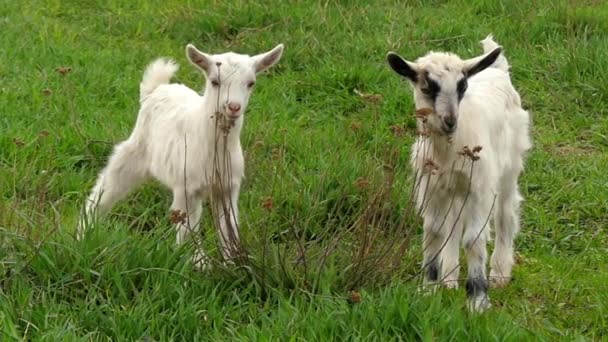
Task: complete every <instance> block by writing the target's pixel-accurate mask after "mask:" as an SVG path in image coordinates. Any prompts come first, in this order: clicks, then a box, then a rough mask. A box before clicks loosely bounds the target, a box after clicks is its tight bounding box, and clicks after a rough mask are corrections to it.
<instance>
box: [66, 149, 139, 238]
mask: <svg viewBox="0 0 608 342" xmlns="http://www.w3.org/2000/svg"><path fill="white" fill-rule="evenodd" d="M144 158H145V156H144V151H141V150H140V149H139V148H138V146H137V145H136V144H135V143H133V142H131V141H129V140H127V141H124V142H122V143H120V144H118V145H116V147H115V148H114V152H113V153H112V155H111V156H110V158H109V160H108V164H107V165H106V167H105V168H104V169H103V170H102V171H101V173H100V174H99V176H98V177H97V182H96V183H95V186H94V187H93V190H92V191H91V194H90V195H89V197H88V198H87V200H86V203H85V207H84V213H83V215H82V216H81V218H80V220H79V222H78V228H77V238H78V239H82V238H83V236H84V231H85V229H86V228H87V226H88V225H89V224H90V223H91V221H93V220H94V219H95V217H97V216H99V215H103V214H105V213H106V212H107V211H108V210H110V209H111V208H112V206H113V205H114V204H115V203H116V202H118V201H119V200H121V199H122V198H124V197H125V196H126V195H127V194H128V193H129V192H130V191H131V190H133V189H134V188H135V187H136V186H138V185H140V184H141V183H142V182H143V181H144V180H145V179H146V177H147V167H146V165H145V159H144Z"/></svg>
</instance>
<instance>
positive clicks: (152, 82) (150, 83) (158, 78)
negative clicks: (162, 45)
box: [139, 58, 179, 102]
mask: <svg viewBox="0 0 608 342" xmlns="http://www.w3.org/2000/svg"><path fill="white" fill-rule="evenodd" d="M177 69H179V66H178V65H177V64H176V63H175V62H174V61H173V60H171V59H166V58H159V59H157V60H155V61H154V62H152V63H150V65H148V67H147V68H146V71H145V72H144V77H143V79H142V81H141V83H140V84H139V101H140V102H141V101H143V100H144V99H145V98H146V96H148V95H150V94H151V93H152V92H153V91H154V89H156V88H157V87H158V86H159V85H161V84H167V83H169V81H170V80H171V77H173V75H174V74H175V73H176V72H177Z"/></svg>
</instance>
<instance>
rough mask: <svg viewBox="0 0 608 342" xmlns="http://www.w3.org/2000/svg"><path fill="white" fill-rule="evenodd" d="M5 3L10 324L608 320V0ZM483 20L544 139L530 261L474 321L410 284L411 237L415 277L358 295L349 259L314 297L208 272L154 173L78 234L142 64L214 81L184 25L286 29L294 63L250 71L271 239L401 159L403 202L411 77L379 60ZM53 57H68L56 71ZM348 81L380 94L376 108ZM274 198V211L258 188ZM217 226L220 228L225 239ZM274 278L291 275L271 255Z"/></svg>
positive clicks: (202, 37)
mask: <svg viewBox="0 0 608 342" xmlns="http://www.w3.org/2000/svg"><path fill="white" fill-rule="evenodd" d="M1 3H2V5H1V6H0V30H1V32H2V34H1V35H0V46H1V48H0V80H1V81H2V82H1V83H0V196H1V201H0V260H1V261H2V263H1V264H0V274H2V279H1V280H0V329H1V330H2V333H3V335H2V338H1V339H2V340H11V339H21V338H23V339H26V340H50V341H55V340H88V339H95V340H107V339H112V340H120V339H144V338H148V339H152V340H168V339H173V340H193V339H194V340H201V339H208V340H234V339H237V338H238V339H250V340H329V339H338V340H342V339H344V340H363V339H371V340H382V341H386V340H399V339H401V340H447V339H458V340H460V339H462V340H518V341H519V340H522V339H526V340H527V339H530V340H537V339H538V340H556V339H562V340H573V339H581V340H584V339H590V340H601V339H605V338H606V336H608V322H607V317H608V305H607V304H606V303H608V247H607V246H608V232H607V231H606V227H608V173H607V172H606V170H608V136H607V135H606V134H608V133H607V132H608V115H607V114H608V113H607V110H606V108H607V107H608V98H607V94H608V59H606V52H607V51H608V40H607V39H606V35H607V34H608V6H607V5H606V4H603V3H602V2H600V1H549V0H545V1H534V2H532V1H530V2H522V1H515V0H506V1H491V0H474V1H463V0H462V1H461V0H457V1H407V2H405V3H404V2H401V3H399V4H397V3H393V2H389V1H382V0H380V1H374V2H373V4H370V2H368V1H356V0H352V1H342V2H339V3H314V2H302V1H300V2H289V3H288V2H280V3H278V2H277V4H272V5H270V4H268V3H269V2H263V1H260V2H251V1H224V2H215V1H213V2H212V1H139V0H137V1H126V0H114V1H93V0H91V1H58V0H56V1H52V0H48V1H28V2H23V1H6V0H5V1H1ZM490 32H491V33H493V34H494V36H495V38H496V39H497V40H498V42H499V43H500V44H502V45H503V46H504V48H505V51H506V54H507V57H508V58H509V60H510V62H511V64H512V67H513V68H512V72H513V79H514V83H515V85H516V87H517V88H518V89H519V90H520V93H521V95H522V100H523V102H524V105H525V107H526V108H528V109H529V110H530V111H531V113H532V117H533V121H534V126H533V129H532V135H533V140H534V149H533V150H532V151H531V153H530V155H529V158H528V162H527V168H526V171H525V173H524V175H523V176H522V178H521V182H520V184H521V189H522V192H523V194H524V196H525V197H526V202H525V204H524V205H523V208H522V233H521V234H520V236H519V237H518V239H517V244H516V248H517V251H518V253H519V254H520V255H521V258H520V260H521V262H520V264H519V265H518V266H517V267H516V269H515V275H514V276H515V281H514V282H513V283H512V284H511V285H510V286H509V287H508V288H506V289H500V290H493V291H492V292H491V298H492V302H493V309H492V310H491V311H489V312H487V313H486V314H484V315H482V316H477V315H469V314H468V313H467V311H466V309H465V308H464V304H465V300H464V291H463V290H459V291H441V292H439V293H438V294H437V295H436V296H434V297H424V296H420V295H418V294H417V292H416V287H417V283H416V282H415V281H405V279H407V278H408V277H409V276H410V275H411V274H412V273H413V272H415V267H414V266H412V265H414V264H415V263H416V262H420V259H421V257H420V251H419V249H418V247H417V244H416V243H414V244H413V245H412V250H411V251H409V252H408V254H407V258H408V259H411V262H409V264H408V265H407V266H404V267H405V269H404V270H403V274H398V275H397V276H396V277H395V278H394V279H393V280H392V282H391V283H390V284H388V285H387V286H372V285H373V284H371V285H369V286H364V287H362V288H357V290H358V291H360V292H361V294H362V301H361V303H354V304H353V303H350V302H349V301H348V300H347V297H348V292H347V291H346V290H345V289H344V288H341V287H339V286H335V283H337V282H339V281H341V278H340V277H341V273H340V270H339V269H338V265H341V264H339V262H338V261H335V262H336V264H332V263H331V262H330V263H329V264H328V266H327V270H326V271H324V272H323V273H322V279H320V285H319V288H318V289H316V290H315V291H314V293H311V292H308V291H307V290H306V289H305V287H300V286H293V284H292V286H284V284H281V283H280V281H279V282H278V283H277V284H276V286H271V287H264V286H261V283H260V282H259V281H254V280H253V278H252V274H251V272H246V271H242V270H238V269H237V270H235V271H230V270H227V271H225V272H222V271H213V272H208V273H200V272H197V271H195V270H193V269H192V267H191V265H190V261H189V260H190V259H189V257H188V256H189V255H190V253H191V250H190V249H189V248H188V247H184V248H177V247H175V246H174V245H173V241H174V235H173V231H172V228H171V225H170V223H169V222H168V221H169V220H168V215H167V210H168V207H169V204H170V196H169V193H168V191H166V190H164V189H163V188H161V187H159V186H157V185H154V184H150V185H147V186H145V187H143V188H142V189H141V190H140V191H137V192H135V193H134V194H133V195H132V196H130V197H129V198H128V199H127V200H125V201H123V202H122V203H121V204H120V205H119V206H117V207H116V208H115V209H114V210H113V212H112V214H111V215H109V217H108V219H107V220H105V221H104V222H103V223H102V224H100V226H99V227H97V229H95V230H92V233H91V235H90V236H89V237H87V239H85V240H84V241H82V242H77V241H75V240H74V238H73V237H72V234H73V230H74V225H75V224H74V223H75V221H76V218H77V215H78V212H79V210H80V208H81V206H82V202H83V199H84V197H85V196H86V193H87V192H88V191H89V189H90V187H91V186H92V183H93V181H94V179H95V175H96V174H97V172H99V170H100V169H101V168H102V167H103V165H104V163H105V160H106V158H107V156H108V154H109V153H110V151H111V147H112V145H113V144H114V143H116V142H119V141H121V140H122V139H125V138H126V137H127V135H128V134H129V132H130V130H131V128H132V127H133V124H134V122H135V118H136V112H137V109H138V96H139V95H138V86H139V82H140V80H141V75H142V72H143V69H144V67H145V66H146V64H147V63H149V62H150V61H151V60H153V59H154V58H156V57H158V56H170V57H172V58H175V59H176V60H177V61H178V62H180V64H181V65H182V68H181V70H180V71H179V73H178V75H177V80H178V81H179V82H183V83H185V84H187V85H189V86H191V87H193V88H197V89H198V88H200V87H202V83H201V82H202V81H201V77H200V75H199V74H197V72H196V71H195V69H194V68H193V67H191V66H189V65H188V64H187V62H186V59H185V56H184V47H185V45H186V44H187V43H189V42H192V43H195V44H196V45H197V47H199V48H200V49H201V50H203V51H207V52H211V53H217V52H223V51H226V50H233V51H236V52H242V53H250V54H253V53H258V52H262V51H266V50H268V49H270V48H272V47H273V46H275V45H276V44H278V43H279V42H283V43H285V45H286V50H285V53H284V55H283V58H282V60H281V61H280V63H279V64H278V65H277V66H276V67H275V68H274V69H273V70H272V71H271V72H269V73H268V74H266V75H264V76H261V77H259V79H258V83H257V84H258V85H257V86H256V90H255V92H254V95H253V96H252V98H251V102H250V106H249V109H248V112H247V116H246V124H245V128H244V132H243V135H242V140H243V145H244V149H245V151H246V162H247V176H248V178H247V179H246V182H245V185H244V188H243V193H242V196H241V200H240V208H241V211H242V217H241V219H242V221H243V227H242V229H243V235H244V237H245V239H246V240H249V241H250V244H251V247H252V248H255V246H256V244H259V243H264V241H260V240H262V238H260V236H261V235H260V232H262V231H267V232H269V235H270V234H272V233H278V232H282V231H284V230H286V229H289V228H290V227H293V226H294V225H295V226H298V227H301V228H302V229H304V230H307V231H308V230H310V231H311V232H319V231H321V230H323V229H336V230H337V229H340V228H341V227H342V226H341V225H340V224H339V223H335V220H334V221H332V220H328V216H329V215H330V214H331V211H332V210H333V209H335V208H337V207H338V208H339V209H340V210H344V212H341V213H342V214H343V215H349V214H352V212H353V211H354V212H357V211H358V210H360V209H361V207H362V206H364V205H365V198H366V197H365V196H364V195H357V191H358V190H357V189H356V186H355V185H353V184H354V183H355V182H356V180H357V179H358V178H360V177H363V178H366V179H370V180H372V184H376V183H377V181H379V180H380V179H381V177H382V174H383V167H384V165H385V164H387V163H389V164H390V163H396V165H397V171H396V180H395V184H394V191H393V194H392V197H391V199H390V201H387V204H386V206H387V208H386V209H387V210H388V211H390V212H393V213H396V214H395V215H397V216H398V215H401V214H402V211H403V210H402V209H403V208H404V207H405V206H406V202H407V199H408V196H409V186H408V184H409V176H410V171H409V167H408V151H409V146H410V144H411V142H412V141H413V137H414V134H415V128H414V127H415V119H414V116H413V115H412V112H413V110H412V109H413V103H412V97H411V94H410V91H409V89H408V87H407V85H406V84H405V82H404V81H403V80H401V79H399V78H398V77H397V76H396V75H394V73H392V72H391V71H390V70H389V68H388V67H387V66H386V63H385V61H384V56H385V54H386V52H387V51H389V50H394V51H399V53H400V54H401V55H403V56H404V57H407V58H410V59H413V58H415V57H417V56H419V55H421V54H423V53H425V52H427V51H428V50H431V49H433V50H449V51H453V52H455V53H458V54H460V55H461V56H463V57H470V56H473V55H477V54H479V52H480V47H479V45H478V41H479V40H480V39H482V38H483V37H485V36H486V35H487V34H488V33H490ZM58 67H70V68H71V70H72V71H71V72H70V73H68V74H66V75H60V74H59V73H57V72H56V71H55V69H56V68H58ZM355 89H357V90H359V91H361V92H364V93H371V94H380V95H381V96H382V97H383V101H382V102H381V103H379V104H373V103H369V102H368V101H365V100H363V99H362V98H360V97H359V96H358V95H356V94H355V92H354V90H355ZM393 125H404V127H405V129H406V131H405V132H406V134H405V136H402V137H399V136H395V135H394V134H393V132H392V131H391V129H390V127H391V126H393ZM353 126H354V127H358V126H360V127H359V128H358V129H353ZM395 149H396V150H397V151H398V156H397V157H396V160H394V157H390V156H391V154H390V151H392V150H395ZM267 197H270V198H272V201H273V208H272V210H271V211H270V212H268V211H267V210H265V209H264V207H263V205H262V201H263V200H264V199H265V198H267ZM336 203H338V204H336ZM349 210H350V211H349ZM208 212H209V211H208V210H206V213H208ZM207 216H208V215H207ZM334 223H335V225H334ZM210 224H211V223H210V222H209V221H207V222H206V226H207V232H206V233H207V234H206V236H207V240H208V241H207V242H208V244H209V245H210V253H212V254H216V251H215V250H214V248H213V246H211V245H212V241H213V239H214V237H215V234H214V233H212V230H211V228H210ZM419 239H420V236H419V235H417V236H416V237H415V240H419ZM274 244H275V242H272V243H271V245H274ZM276 244H280V242H277V243H276ZM275 247H276V246H275ZM341 253H344V252H343V251H341ZM340 257H341V258H342V259H348V257H349V255H347V254H344V255H341V256H338V258H340ZM332 262H333V261H332ZM278 264H279V263H278V262H277V264H276V265H278ZM293 272H297V270H296V271H293ZM268 274H269V275H270V276H274V277H276V278H277V279H282V277H283V276H282V275H281V271H280V270H278V269H276V268H275V269H271V270H269V271H268Z"/></svg>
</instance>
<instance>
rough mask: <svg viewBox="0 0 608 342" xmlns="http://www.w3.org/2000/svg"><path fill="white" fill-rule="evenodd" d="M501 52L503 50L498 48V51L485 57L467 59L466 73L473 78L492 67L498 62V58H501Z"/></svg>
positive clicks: (495, 50) (493, 51)
mask: <svg viewBox="0 0 608 342" xmlns="http://www.w3.org/2000/svg"><path fill="white" fill-rule="evenodd" d="M501 52H502V48H500V47H497V48H496V49H494V50H492V51H491V52H488V53H486V54H484V55H481V56H479V57H475V58H471V59H467V60H466V61H465V62H464V63H465V68H464V72H465V73H466V75H467V77H471V76H473V75H475V74H476V73H478V72H480V71H483V70H484V69H485V68H487V67H489V66H490V65H492V64H493V63H494V62H495V61H496V59H497V58H498V56H500V53H501Z"/></svg>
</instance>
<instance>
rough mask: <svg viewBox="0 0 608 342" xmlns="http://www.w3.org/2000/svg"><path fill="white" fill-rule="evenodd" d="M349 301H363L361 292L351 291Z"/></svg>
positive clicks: (353, 302) (356, 302) (355, 302)
mask: <svg viewBox="0 0 608 342" xmlns="http://www.w3.org/2000/svg"><path fill="white" fill-rule="evenodd" d="M348 301H349V302H350V303H351V304H358V303H361V293H359V292H357V291H350V294H349V296H348Z"/></svg>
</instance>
